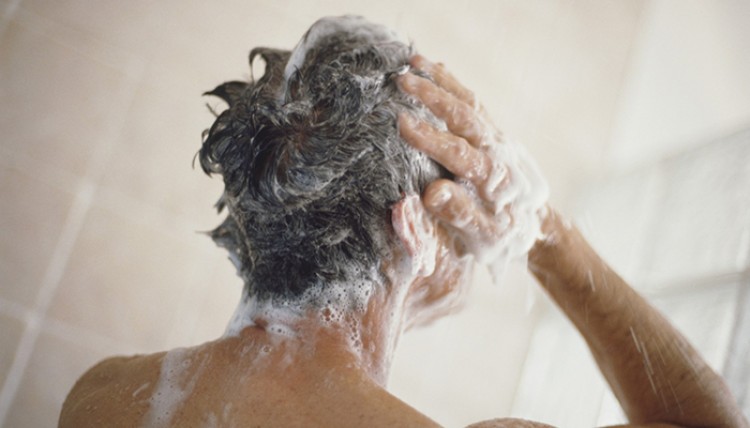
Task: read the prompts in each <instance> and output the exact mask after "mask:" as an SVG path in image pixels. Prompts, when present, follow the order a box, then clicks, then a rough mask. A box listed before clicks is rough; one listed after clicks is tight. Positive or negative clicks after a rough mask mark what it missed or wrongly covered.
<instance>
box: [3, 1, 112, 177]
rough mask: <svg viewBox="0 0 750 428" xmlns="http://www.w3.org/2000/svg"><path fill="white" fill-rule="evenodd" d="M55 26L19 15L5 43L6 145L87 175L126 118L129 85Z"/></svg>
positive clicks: (12, 22) (5, 35)
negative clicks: (123, 109)
mask: <svg viewBox="0 0 750 428" xmlns="http://www.w3.org/2000/svg"><path fill="white" fill-rule="evenodd" d="M56 30H57V29H56V27H53V26H51V27H48V26H45V25H44V24H43V23H40V22H37V21H34V20H33V19H30V18H29V17H27V16H25V15H23V14H18V15H17V16H16V17H15V18H14V19H13V20H11V21H10V23H9V26H8V28H7V29H6V31H5V33H4V35H3V38H2V40H0V58H1V59H2V60H0V75H1V76H2V79H0V129H2V130H3V143H2V144H3V146H5V147H6V148H9V149H12V150H14V151H17V152H19V153H22V154H25V155H28V156H30V157H32V158H34V159H36V160H38V161H40V162H42V164H41V165H40V167H41V166H43V165H44V164H49V165H53V166H56V167H60V168H62V169H64V170H67V171H70V172H73V173H76V174H82V173H83V172H84V171H85V169H86V167H87V162H88V161H89V159H91V157H92V156H93V155H94V153H95V152H96V151H97V149H98V148H99V147H100V146H101V144H103V143H104V142H105V141H106V139H107V138H111V130H112V128H113V126H114V125H116V123H117V121H119V120H121V119H120V118H119V117H117V115H115V114H114V113H115V112H116V110H117V109H118V108H120V107H119V105H118V103H121V102H122V101H121V99H122V97H123V92H124V89H123V88H126V82H125V77H124V73H123V72H122V71H120V70H118V69H115V68H112V67H109V66H106V65H104V64H102V63H100V62H97V61H95V60H92V59H91V58H90V56H88V55H86V54H85V53H84V52H83V51H82V50H81V49H80V48H81V46H80V44H77V43H76V41H75V40H72V41H71V40H69V38H68V37H67V36H66V35H65V34H62V33H60V32H58V31H56ZM73 46H75V47H73Z"/></svg>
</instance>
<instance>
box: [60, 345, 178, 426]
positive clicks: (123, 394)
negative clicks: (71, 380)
mask: <svg viewBox="0 0 750 428" xmlns="http://www.w3.org/2000/svg"><path fill="white" fill-rule="evenodd" d="M163 355H164V353H160V354H152V355H138V356H132V357H112V358H107V359H105V360H103V361H101V362H99V363H97V364H96V365H95V366H93V367H92V368H90V369H89V370H88V371H86V373H84V374H83V375H82V376H81V377H80V378H79V379H78V381H77V382H76V383H75V385H74V386H73V388H72V389H71V391H70V392H69V393H68V396H67V397H66V399H65V402H64V403H63V407H62V411H61V413H60V422H59V426H60V427H86V426H104V425H107V426H117V425H118V423H120V421H113V420H112V419H111V416H112V414H113V411H114V410H115V409H117V413H114V414H119V415H122V416H125V418H123V419H122V421H121V423H126V420H127V419H130V417H128V416H131V417H133V418H137V417H139V416H142V415H143V414H144V413H145V411H147V409H148V398H149V397H150V396H151V391H152V390H153V388H154V387H155V384H156V379H158V376H159V362H160V361H161V358H162V356H163ZM118 419H119V418H118ZM131 420H136V419H131Z"/></svg>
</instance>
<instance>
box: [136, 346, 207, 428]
mask: <svg viewBox="0 0 750 428" xmlns="http://www.w3.org/2000/svg"><path fill="white" fill-rule="evenodd" d="M188 352H189V351H188V350H187V349H185V348H177V349H174V350H172V351H169V352H167V353H166V354H165V355H164V358H163V359H162V363H161V371H160V372H159V381H158V382H157V384H156V387H155V388H154V392H153V394H152V395H151V398H149V404H150V407H149V411H148V412H147V413H146V415H145V416H144V419H143V422H144V423H143V425H144V426H148V427H168V426H171V425H172V424H171V420H172V417H173V416H174V414H175V410H177V408H178V406H179V405H180V404H182V403H183V402H184V401H185V399H186V398H188V397H189V396H190V394H191V393H192V391H193V388H194V387H195V383H196V381H197V380H198V377H199V375H200V373H201V371H202V369H203V368H204V367H203V365H202V364H201V365H200V366H199V367H198V369H197V372H196V373H193V374H192V376H189V377H188V376H186V375H187V374H188V369H189V368H190V367H191V364H192V361H191V360H190V358H188V356H189V353H188Z"/></svg>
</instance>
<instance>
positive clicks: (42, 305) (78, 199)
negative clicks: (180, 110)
mask: <svg viewBox="0 0 750 428" xmlns="http://www.w3.org/2000/svg"><path fill="white" fill-rule="evenodd" d="M124 69H125V70H124V77H125V79H124V82H125V84H124V85H123V88H122V90H121V91H120V93H119V94H118V95H119V98H120V99H121V100H122V102H121V103H119V105H117V106H116V108H113V109H112V111H111V112H110V114H111V119H110V120H112V125H111V126H110V129H108V130H107V131H106V133H105V137H104V138H103V139H102V141H104V142H103V143H102V144H101V145H99V147H98V148H97V149H96V151H95V152H94V154H93V155H92V156H91V159H90V162H89V164H88V165H87V167H86V172H85V173H84V178H83V179H82V180H81V182H80V183H79V185H78V188H77V191H76V195H75V198H74V200H73V204H72V206H71V208H70V210H69V211H68V216H67V218H66V220H65V224H64V226H63V230H62V232H61V234H60V238H59V239H58V241H57V245H56V247H55V250H54V252H53V255H52V258H51V260H50V264H49V266H48V267H47V270H46V272H45V275H44V278H43V280H42V284H41V287H40V289H39V291H38V292H37V298H36V301H35V303H34V308H33V311H32V312H31V313H30V315H29V317H28V319H27V324H26V329H25V330H24V332H23V335H22V336H21V340H20V342H19V344H18V347H17V348H16V353H15V356H14V358H13V363H12V364H11V366H10V370H9V371H8V375H7V377H6V379H5V382H4V383H3V385H2V390H0V426H2V425H3V424H4V422H5V419H6V418H7V416H8V413H9V410H10V407H11V405H12V404H13V401H14V399H15V397H16V393H17V392H18V389H19V387H20V386H21V381H22V379H23V375H24V374H25V372H26V368H27V367H28V365H29V362H30V361H31V355H32V353H33V351H34V348H35V347H36V343H37V339H38V338H39V335H40V333H41V331H42V323H43V322H44V321H45V318H46V315H47V310H48V309H49V307H50V305H51V303H52V300H53V298H54V296H55V294H56V292H57V288H58V286H59V285H60V281H61V279H62V276H63V273H64V272H65V268H66V267H67V264H68V261H69V259H70V256H71V255H72V252H73V246H74V244H75V242H76V240H77V238H78V235H79V233H80V231H81V230H82V229H83V226H84V223H85V219H86V216H87V214H88V212H89V210H90V208H91V206H92V205H93V200H94V195H95V194H96V190H97V188H98V182H99V178H100V177H101V175H102V174H103V173H104V168H105V165H104V164H105V162H106V161H107V160H108V159H109V157H110V155H111V153H112V151H113V149H114V145H115V144H116V142H117V141H118V136H119V135H120V133H121V131H122V129H123V128H124V126H125V117H126V115H127V113H128V111H129V110H130V108H131V106H132V105H133V102H134V98H135V93H136V89H137V87H138V85H139V84H140V82H141V80H142V76H143V73H144V70H145V63H144V62H143V61H132V62H129V63H127V64H126V65H125V67H124ZM115 119H119V120H115Z"/></svg>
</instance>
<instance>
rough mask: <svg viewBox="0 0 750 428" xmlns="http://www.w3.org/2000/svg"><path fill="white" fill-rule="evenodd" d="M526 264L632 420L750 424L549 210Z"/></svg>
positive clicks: (684, 347)
mask: <svg viewBox="0 0 750 428" xmlns="http://www.w3.org/2000/svg"><path fill="white" fill-rule="evenodd" d="M545 228H547V232H548V233H550V239H548V240H547V241H540V242H538V243H537V244H536V245H535V247H534V248H533V249H532V251H531V252H530V254H529V267H530V269H531V271H532V273H533V274H534V275H535V276H536V277H537V279H538V280H539V281H540V282H541V284H542V285H543V286H544V288H545V289H546V290H547V292H548V293H549V295H550V296H551V297H552V299H553V300H554V301H555V302H556V303H557V304H558V306H559V307H560V308H561V309H562V310H563V311H564V312H565V314H566V315H567V316H568V317H569V318H570V319H571V321H572V322H573V323H574V324H575V326H576V327H577V328H578V330H579V331H580V332H581V334H582V335H583V337H584V339H585V340H586V342H587V343H588V345H589V348H590V349H591V352H592V353H593V355H594V358H595V359H596V361H597V363H598V364H599V367H600V369H601V371H602V373H603V374H604V376H605V378H606V379H607V381H608V382H609V384H610V386H611V387H612V390H613V392H614V393H615V395H616V396H617V398H618V399H619V401H620V403H621V405H622V407H623V409H624V410H625V412H626V414H627V415H628V418H629V419H630V421H631V422H634V423H654V422H663V423H672V424H676V425H681V426H702V427H709V426H747V422H746V421H744V419H743V418H742V416H741V413H740V411H739V409H738V408H737V406H736V404H735V402H734V399H733V397H732V396H731V394H730V393H729V391H728V389H727V387H726V385H725V383H724V381H723V380H722V379H721V377H719V376H718V375H717V374H716V373H715V372H714V371H713V370H712V369H711V368H710V367H709V366H708V365H707V364H706V363H705V361H704V360H703V359H702V358H701V356H700V355H699V354H698V353H697V352H696V351H695V350H694V349H693V347H692V346H691V345H690V344H689V343H688V341H687V340H686V339H685V338H684V337H683V336H682V335H681V334H680V333H679V332H678V331H677V330H675V329H674V327H672V325H671V324H670V323H669V322H668V321H667V320H666V319H665V318H664V317H663V316H662V315H661V314H659V312H658V311H656V310H655V309H654V308H652V307H651V306H650V305H649V304H648V303H647V302H646V301H645V300H644V299H643V298H642V297H641V296H639V295H638V294H637V293H636V292H635V291H634V290H633V289H632V288H630V287H629V286H628V285H627V284H626V283H625V281H623V280H622V278H620V277H619V276H618V275H617V274H616V273H615V272H613V271H612V270H611V269H609V267H608V266H607V264H606V263H605V262H604V261H603V260H601V258H599V256H598V255H597V254H596V252H595V251H594V250H593V249H592V248H591V247H590V246H589V245H588V243H587V242H586V241H585V239H584V238H583V237H582V236H581V235H580V233H579V232H578V231H577V230H576V229H574V228H572V227H569V226H567V225H566V224H565V223H564V222H563V221H562V219H560V218H559V217H558V216H557V215H555V213H554V212H552V213H551V214H550V215H549V216H548V219H547V222H546V224H545Z"/></svg>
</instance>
